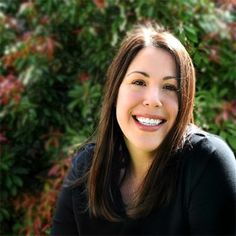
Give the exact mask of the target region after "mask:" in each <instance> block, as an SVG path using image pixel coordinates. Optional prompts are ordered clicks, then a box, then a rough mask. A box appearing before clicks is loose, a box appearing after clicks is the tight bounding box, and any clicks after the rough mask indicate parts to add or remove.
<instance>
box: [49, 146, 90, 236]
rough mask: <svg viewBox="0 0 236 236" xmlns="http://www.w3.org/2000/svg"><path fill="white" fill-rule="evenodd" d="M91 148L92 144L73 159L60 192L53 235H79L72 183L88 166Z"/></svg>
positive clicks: (54, 218)
mask: <svg viewBox="0 0 236 236" xmlns="http://www.w3.org/2000/svg"><path fill="white" fill-rule="evenodd" d="M91 148H92V146H91V145H89V146H87V147H85V148H83V149H82V150H80V151H79V153H78V154H77V155H76V156H75V157H74V158H73V160H72V165H71V168H70V170H69V172H68V174H67V176H66V178H65V180H64V184H63V186H62V188H61V191H60V193H59V197H58V201H57V205H56V211H55V214H54V217H53V223H52V231H51V235H57V236H59V235H79V228H78V225H77V223H78V222H77V221H76V218H75V213H74V211H73V188H72V187H71V185H72V184H73V183H74V182H75V181H76V180H77V179H78V178H79V177H81V176H82V175H83V173H84V172H85V171H86V169H87V168H88V161H89V157H90V156H91V155H90V154H91Z"/></svg>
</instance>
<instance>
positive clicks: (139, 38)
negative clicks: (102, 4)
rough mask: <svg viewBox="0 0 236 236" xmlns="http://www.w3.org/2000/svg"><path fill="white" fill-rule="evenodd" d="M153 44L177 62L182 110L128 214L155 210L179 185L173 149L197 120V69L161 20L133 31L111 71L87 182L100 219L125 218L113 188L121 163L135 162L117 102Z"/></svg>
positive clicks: (93, 209)
mask: <svg viewBox="0 0 236 236" xmlns="http://www.w3.org/2000/svg"><path fill="white" fill-rule="evenodd" d="M148 46H152V47H157V48H162V49H164V50H166V51H167V52H169V53H170V54H171V55H172V57H173V58H174V60H175V63H176V69H177V70H176V71H177V77H178V104H179V109H178V114H177V117H176V120H175V123H174V125H173V127H172V128H171V130H170V131H169V133H168V134H167V136H166V137H165V139H164V140H163V142H162V143H161V145H160V146H159V147H158V150H157V152H156V157H155V159H154V160H153V162H152V165H151V167H150V169H149V171H148V173H147V175H146V177H145V179H144V181H143V184H142V187H141V188H140V192H139V195H138V197H137V198H136V200H135V202H134V204H133V205H132V206H130V207H129V208H128V209H127V211H126V214H127V215H128V216H129V217H131V218H139V217H143V216H145V215H147V214H149V213H150V211H151V210H152V209H153V208H154V207H160V206H163V205H164V204H166V203H167V202H169V201H170V199H171V196H172V195H173V192H174V189H175V184H176V170H175V169H176V168H174V167H173V166H176V165H171V162H172V161H174V160H173V157H174V156H175V155H173V153H175V152H177V150H178V148H181V147H182V146H183V143H184V137H185V136H186V132H187V127H188V125H189V124H190V123H193V103H194V96H195V70H194V66H193V63H192V60H191V58H190V56H189V54H188V52H187V51H186V49H185V47H184V46H183V45H182V44H181V42H180V41H179V40H178V39H177V38H176V37H175V36H173V34H171V33H170V32H168V31H167V30H165V29H164V28H163V27H161V26H160V25H158V24H156V23H153V22H146V23H143V24H137V25H135V26H134V27H133V29H132V30H131V31H130V32H128V34H127V36H126V37H125V39H124V40H123V42H122V43H121V46H120V48H119V50H118V52H117V55H116V56H115V58H114V59H113V62H112V64H111V65H110V67H109V69H108V72H107V80H106V85H105V94H104V98H103V103H102V109H101V114H100V122H99V124H98V129H97V134H96V146H95V150H94V153H93V158H92V164H91V168H90V171H89V172H88V181H87V192H88V209H89V210H90V213H91V215H93V216H94V217H98V216H99V217H103V218H105V219H107V220H109V221H120V220H122V213H121V212H120V211H119V209H117V207H116V204H115V203H114V200H113V196H114V194H115V193H114V192H113V191H114V189H115V188H114V185H116V186H118V185H119V177H120V176H119V175H120V168H121V165H124V163H125V165H128V163H129V153H128V150H127V148H126V146H125V143H124V139H123V134H122V132H121V129H120V128H119V125H118V122H117V120H116V101H117V96H118V91H119V87H120V85H121V83H122V81H123V79H124V77H125V74H126V72H127V69H128V67H129V65H130V63H131V62H132V60H133V59H134V58H135V56H136V55H137V54H138V52H139V51H140V50H142V49H143V48H145V47H148ZM124 160H125V161H124ZM125 168H127V166H126V167H125ZM173 168H174V169H173Z"/></svg>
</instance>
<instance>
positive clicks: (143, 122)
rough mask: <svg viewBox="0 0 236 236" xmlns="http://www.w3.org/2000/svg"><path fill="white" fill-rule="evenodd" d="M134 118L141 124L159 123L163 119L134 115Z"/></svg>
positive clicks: (152, 124) (151, 124)
mask: <svg viewBox="0 0 236 236" xmlns="http://www.w3.org/2000/svg"><path fill="white" fill-rule="evenodd" d="M136 119H137V120H138V121H139V122H140V123H141V124H143V125H147V126H155V125H159V124H160V123H161V122H162V121H163V120H156V119H149V118H144V117H136Z"/></svg>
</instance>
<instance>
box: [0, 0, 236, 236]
mask: <svg viewBox="0 0 236 236" xmlns="http://www.w3.org/2000/svg"><path fill="white" fill-rule="evenodd" d="M235 10H236V2H235V1H234V0H217V1H216V0H215V1H210V0H188V1H186V0H171V1H167V0H149V1H148V0H123V1H122V0H93V1H92V0H88V1H87V0H86V1H85V0H47V1H44V0H8V1H5V0H4V1H3V0H1V1H0V145H1V146H0V156H1V159H0V173H1V175H0V184H1V186H0V187H1V190H0V202H1V206H0V227H1V228H0V234H4V235H21V234H22V235H48V234H49V232H50V227H51V218H52V215H53V211H54V208H55V201H56V197H57V194H58V190H59V188H60V186H61V183H62V179H63V177H64V176H65V173H66V171H67V169H68V166H69V164H70V161H71V158H72V156H73V152H74V151H75V150H76V148H77V147H78V145H79V144H80V143H81V142H83V141H84V140H85V138H86V137H89V136H90V135H91V134H92V132H93V130H94V128H95V127H96V122H97V118H98V113H99V109H100V101H101V96H102V90H103V84H104V80H105V74H106V69H107V67H108V66H109V64H110V63H111V60H112V58H113V56H114V54H115V52H116V50H117V48H118V46H119V43H120V41H121V39H122V37H123V36H124V34H125V33H126V31H127V30H128V29H129V28H130V27H131V26H132V24H133V23H136V22H137V21H140V20H145V19H153V20H154V19H155V20H156V21H157V22H159V23H161V24H163V25H164V26H166V27H167V28H168V29H169V30H170V31H172V32H173V33H174V34H175V35H176V36H177V37H178V38H179V39H180V40H181V41H182V43H183V44H184V45H185V46H186V47H187V49H188V51H189V53H190V54H191V56H192V58H193V61H194V64H195V67H196V72H197V97H196V103H195V119H196V123H197V124H198V125H200V126H201V127H203V128H204V129H206V130H208V131H210V132H213V133H215V134H218V135H220V136H221V137H222V138H223V139H225V140H226V141H227V142H228V144H229V145H230V146H231V148H232V149H233V150H234V152H236V96H235V93H236V66H235V65H236V21H235V17H236V16H235Z"/></svg>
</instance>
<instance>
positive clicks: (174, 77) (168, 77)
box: [127, 71, 177, 80]
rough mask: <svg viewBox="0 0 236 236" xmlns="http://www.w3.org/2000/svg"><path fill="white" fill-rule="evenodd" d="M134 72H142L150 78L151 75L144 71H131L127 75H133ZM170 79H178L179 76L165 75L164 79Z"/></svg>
mask: <svg viewBox="0 0 236 236" xmlns="http://www.w3.org/2000/svg"><path fill="white" fill-rule="evenodd" d="M134 73H138V74H141V75H143V76H145V77H147V78H150V75H149V74H148V73H146V72H144V71H131V72H130V73H129V74H128V75H127V76H129V75H131V74H134ZM169 79H175V80H177V77H176V76H173V75H169V76H165V77H164V78H163V80H169Z"/></svg>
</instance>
